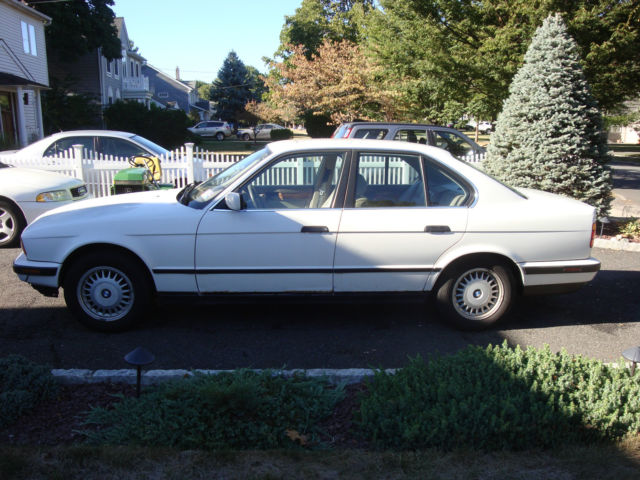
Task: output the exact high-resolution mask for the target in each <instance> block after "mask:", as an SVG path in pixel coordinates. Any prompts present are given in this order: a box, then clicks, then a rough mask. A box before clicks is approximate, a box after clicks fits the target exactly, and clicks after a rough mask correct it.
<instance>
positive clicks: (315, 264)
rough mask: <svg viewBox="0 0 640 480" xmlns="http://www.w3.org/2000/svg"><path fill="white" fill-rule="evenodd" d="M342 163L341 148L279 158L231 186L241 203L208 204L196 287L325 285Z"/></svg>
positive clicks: (328, 286) (322, 288) (329, 279)
mask: <svg viewBox="0 0 640 480" xmlns="http://www.w3.org/2000/svg"><path fill="white" fill-rule="evenodd" d="M345 164H346V154H345V153H344V152H312V153H308V152H305V153H300V154H290V155H287V156H284V157H281V158H278V159H276V160H275V161H273V162H271V163H270V164H269V165H267V166H266V167H265V168H264V169H262V170H261V171H260V172H258V173H257V174H256V175H254V176H253V177H252V178H251V179H250V180H249V181H247V182H246V183H244V184H243V185H242V186H241V187H239V188H238V189H237V192H238V193H240V194H241V196H242V198H243V200H244V201H245V203H246V206H245V208H242V209H241V210H239V211H234V210H230V209H228V208H225V206H226V205H225V206H222V207H220V208H218V207H216V208H214V209H212V210H210V211H209V212H207V213H206V214H205V216H204V217H203V219H202V222H201V224H200V226H199V228H198V235H197V239H196V275H197V282H198V288H199V290H200V292H202V293H214V292H243V293H259V292H282V293H286V292H330V291H331V290H332V288H333V256H334V252H335V243H336V236H337V233H338V226H339V223H340V217H341V214H342V209H341V208H338V207H336V205H340V206H341V203H340V199H341V196H343V193H341V191H343V190H344V189H345V188H346V185H345V184H344V182H345V181H346V178H345V179H343V180H342V182H343V183H342V184H341V183H340V181H341V180H340V179H341V173H342V171H343V168H344V165H345Z"/></svg>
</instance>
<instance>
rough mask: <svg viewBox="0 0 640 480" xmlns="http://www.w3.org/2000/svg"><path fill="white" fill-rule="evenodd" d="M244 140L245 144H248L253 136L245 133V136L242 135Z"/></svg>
mask: <svg viewBox="0 0 640 480" xmlns="http://www.w3.org/2000/svg"><path fill="white" fill-rule="evenodd" d="M242 139H243V140H244V141H245V142H248V141H249V140H251V135H249V134H248V133H243V134H242Z"/></svg>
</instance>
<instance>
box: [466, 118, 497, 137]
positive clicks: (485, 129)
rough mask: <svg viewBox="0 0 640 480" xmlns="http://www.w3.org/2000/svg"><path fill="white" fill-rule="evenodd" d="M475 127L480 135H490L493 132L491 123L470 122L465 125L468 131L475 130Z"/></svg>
mask: <svg viewBox="0 0 640 480" xmlns="http://www.w3.org/2000/svg"><path fill="white" fill-rule="evenodd" d="M476 125H477V126H478V131H479V132H480V133H485V134H486V133H491V132H492V131H493V124H492V123H491V122H486V121H483V122H480V123H476V122H475V121H471V122H469V123H468V124H467V128H469V129H470V130H475V129H476Z"/></svg>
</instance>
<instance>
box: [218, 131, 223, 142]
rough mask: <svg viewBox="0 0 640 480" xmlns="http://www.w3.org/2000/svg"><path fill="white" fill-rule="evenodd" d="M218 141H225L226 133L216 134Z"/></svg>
mask: <svg viewBox="0 0 640 480" xmlns="http://www.w3.org/2000/svg"><path fill="white" fill-rule="evenodd" d="M216 140H218V141H219V142H221V141H222V140H224V133H222V132H218V133H216Z"/></svg>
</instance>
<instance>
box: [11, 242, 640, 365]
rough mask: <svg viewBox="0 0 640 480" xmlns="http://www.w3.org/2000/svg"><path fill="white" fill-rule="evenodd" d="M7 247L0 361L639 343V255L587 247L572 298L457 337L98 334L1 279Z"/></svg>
mask: <svg viewBox="0 0 640 480" xmlns="http://www.w3.org/2000/svg"><path fill="white" fill-rule="evenodd" d="M17 254H18V250H17V249H5V250H0V356H4V355H7V354H10V353H18V354H22V355H25V356H26V357H28V358H30V359H32V360H35V361H38V362H42V363H47V364H49V365H50V366H52V367H55V368H89V369H103V368H104V369H119V368H127V367H128V366H127V365H126V364H125V363H124V361H123V359H122V357H123V356H124V355H125V354H126V353H128V352H129V351H131V350H133V349H134V348H135V347H137V346H144V347H146V348H147V349H149V350H151V351H152V352H153V353H154V354H155V355H156V362H155V363H154V364H153V365H152V367H153V368H187V369H189V368H207V369H232V368H238V367H253V368H282V367H285V368H351V367H384V368H389V367H399V366H402V365H404V364H405V363H406V360H407V357H408V356H415V355H418V354H419V355H422V356H425V357H426V356H428V355H429V354H432V353H434V352H442V353H447V352H454V351H457V350H459V349H461V348H463V347H465V346H466V345H468V344H477V345H487V344H489V343H493V344H495V343H501V342H502V341H503V340H504V339H507V340H508V341H509V342H511V343H512V344H516V343H517V344H520V345H522V346H527V345H533V346H536V347H540V346H542V345H544V344H549V345H550V347H551V348H552V349H553V350H559V349H561V348H566V349H567V350H568V351H569V352H570V353H576V354H583V355H587V356H589V357H595V358H600V359H603V360H606V361H615V360H617V359H618V358H619V356H620V352H622V350H624V349H625V348H628V347H630V346H634V345H640V253H632V252H618V251H613V250H603V249H594V251H593V255H594V256H595V257H597V258H599V259H600V260H601V261H602V263H603V269H602V271H601V272H600V273H599V274H598V275H597V277H596V278H595V280H594V281H593V282H592V284H591V285H589V286H587V287H585V288H583V289H582V290H580V291H579V292H577V293H574V294H570V295H562V296H555V297H530V298H525V299H523V300H522V301H521V302H520V304H519V306H518V307H517V308H516V309H515V311H514V312H513V315H512V318H511V320H510V321H509V322H508V323H506V324H505V325H503V326H502V327H501V328H496V329H493V330H489V331H485V332H480V333H463V332H458V331H455V330H452V329H450V328H448V327H447V326H445V325H443V324H441V323H440V321H439V320H438V318H437V314H436V312H435V311H434V309H433V308H430V307H428V306H425V305H423V304H420V303H410V304H406V303H402V302H384V303H380V304H368V303H352V304H342V305H340V304H338V305H336V304H305V305H278V304H268V305H252V304H236V305H214V306H189V305H186V306H185V305H183V306H170V307H163V308H159V309H156V310H154V311H152V312H150V314H149V317H148V319H147V320H146V321H145V322H144V323H143V324H141V325H140V326H139V327H138V328H136V329H135V330H132V331H129V332H125V333H120V334H103V333H97V332H92V331H89V330H87V329H85V328H84V327H83V326H82V325H80V324H79V323H78V322H76V321H75V320H74V319H73V318H72V317H71V315H70V314H69V312H68V311H67V309H66V308H65V306H64V301H63V300H62V299H61V298H46V297H43V296H41V295H40V294H39V293H37V292H36V291H35V290H33V289H31V287H29V286H28V285H27V284H25V283H23V282H20V281H19V280H18V279H17V278H16V277H15V275H14V274H13V272H12V271H11V263H12V261H13V259H14V258H15V257H16V256H17Z"/></svg>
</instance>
